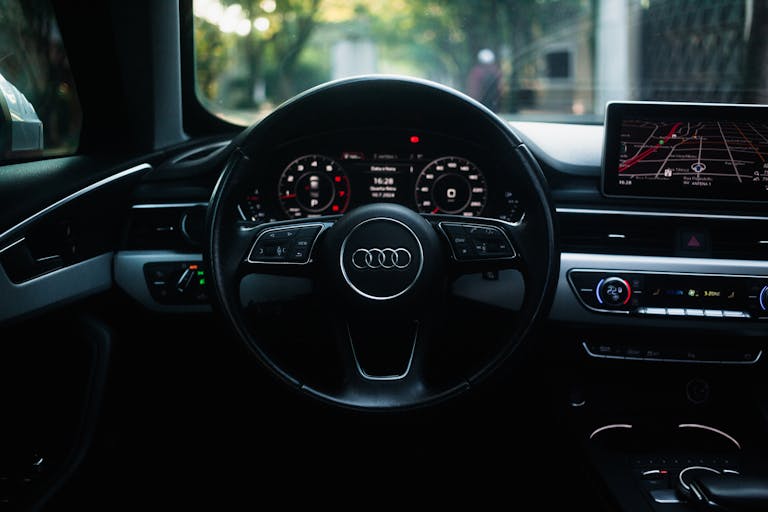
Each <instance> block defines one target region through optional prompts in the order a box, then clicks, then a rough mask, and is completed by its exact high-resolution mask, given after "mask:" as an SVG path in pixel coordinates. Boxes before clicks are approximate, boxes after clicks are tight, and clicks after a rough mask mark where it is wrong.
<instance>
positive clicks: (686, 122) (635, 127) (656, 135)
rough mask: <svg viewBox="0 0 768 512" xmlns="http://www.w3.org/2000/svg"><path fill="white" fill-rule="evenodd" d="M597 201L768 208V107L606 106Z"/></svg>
mask: <svg viewBox="0 0 768 512" xmlns="http://www.w3.org/2000/svg"><path fill="white" fill-rule="evenodd" d="M603 193H604V194H605V195H607V196H624V197H627V196H631V197H649V198H660V199H675V198H679V199H700V200H731V201H768V107H762V106H747V105H716V104H715V105H709V104H707V105H702V104H690V103H643V102H636V103H631V102H628V103H610V104H608V107H607V111H606V122H605V146H604V148H603Z"/></svg>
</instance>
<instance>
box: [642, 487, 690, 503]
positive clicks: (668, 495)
mask: <svg viewBox="0 0 768 512" xmlns="http://www.w3.org/2000/svg"><path fill="white" fill-rule="evenodd" d="M650 493H651V498H653V501H655V502H656V503H682V501H680V499H679V498H678V497H677V495H676V494H675V491H674V489H651V490H650Z"/></svg>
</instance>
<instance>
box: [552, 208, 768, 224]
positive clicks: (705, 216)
mask: <svg viewBox="0 0 768 512" xmlns="http://www.w3.org/2000/svg"><path fill="white" fill-rule="evenodd" d="M555 211H557V213H578V214H584V215H636V216H641V217H687V218H693V219H724V220H764V221H768V217H760V216H757V215H726V214H715V213H674V212H648V211H636V210H601V209H598V208H555Z"/></svg>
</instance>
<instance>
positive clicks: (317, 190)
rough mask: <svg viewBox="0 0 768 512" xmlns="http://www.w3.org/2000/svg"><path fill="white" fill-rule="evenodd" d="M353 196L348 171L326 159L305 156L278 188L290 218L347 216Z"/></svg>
mask: <svg viewBox="0 0 768 512" xmlns="http://www.w3.org/2000/svg"><path fill="white" fill-rule="evenodd" d="M349 192H350V190H349V178H348V177H347V175H346V173H345V172H344V170H343V169H342V168H341V166H340V165H339V164H338V163H337V162H336V161H334V160H332V159H330V158H328V157H326V156H322V155H305V156H302V157H299V158H297V159H296V160H294V161H293V162H291V163H289V164H288V166H287V167H286V168H285V169H284V170H283V173H282V174H281V175H280V181H279V183H278V187H277V193H278V199H279V202H280V206H281V207H282V209H283V211H284V212H285V214H286V215H287V216H288V217H290V218H296V217H307V216H315V215H330V214H335V213H344V212H345V211H346V210H347V207H348V206H349Z"/></svg>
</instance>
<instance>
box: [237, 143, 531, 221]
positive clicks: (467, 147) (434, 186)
mask: <svg viewBox="0 0 768 512" xmlns="http://www.w3.org/2000/svg"><path fill="white" fill-rule="evenodd" d="M252 166H253V176H252V179H251V181H250V182H249V183H247V185H246V188H245V190H243V192H242V196H241V197H242V200H241V201H240V203H239V204H238V215H239V217H240V218H241V219H242V220H244V221H252V222H266V221H273V220H283V219H295V218H307V217H316V216H320V215H336V214H343V213H345V212H347V211H349V210H350V209H352V208H355V207H358V206H362V205H365V204H369V203H374V202H384V203H396V204H400V205H403V206H406V207H408V208H410V209H412V210H414V211H417V212H420V213H442V214H450V215H460V216H464V217H478V216H484V217H493V218H497V219H501V220H505V221H508V222H517V221H519V220H520V218H521V217H522V215H523V210H522V207H521V205H520V198H519V197H518V196H517V194H516V193H515V190H514V189H515V187H514V185H513V184H512V183H511V182H510V180H508V179H507V178H506V176H507V175H508V174H509V172H508V171H509V169H500V168H499V167H500V166H499V163H498V161H497V160H496V159H495V157H494V156H493V154H492V153H491V152H490V151H489V150H488V149H487V148H484V147H482V146H481V145H477V144H475V143H473V142H471V141H468V140H465V139H461V138H456V137H451V136H449V135H446V134H442V133H437V132H431V131H424V130H419V131H415V130H411V131H405V130H403V131H400V130H391V131H387V130H375V129H368V130H355V131H335V132H330V133H325V134H321V135H319V136H317V137H312V138H309V139H298V140H295V141H292V142H289V143H287V144H285V145H283V146H281V147H279V148H276V149H275V150H274V151H273V152H272V153H271V154H267V155H264V156H263V159H260V160H259V161H258V162H254V163H253V164H252Z"/></svg>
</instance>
